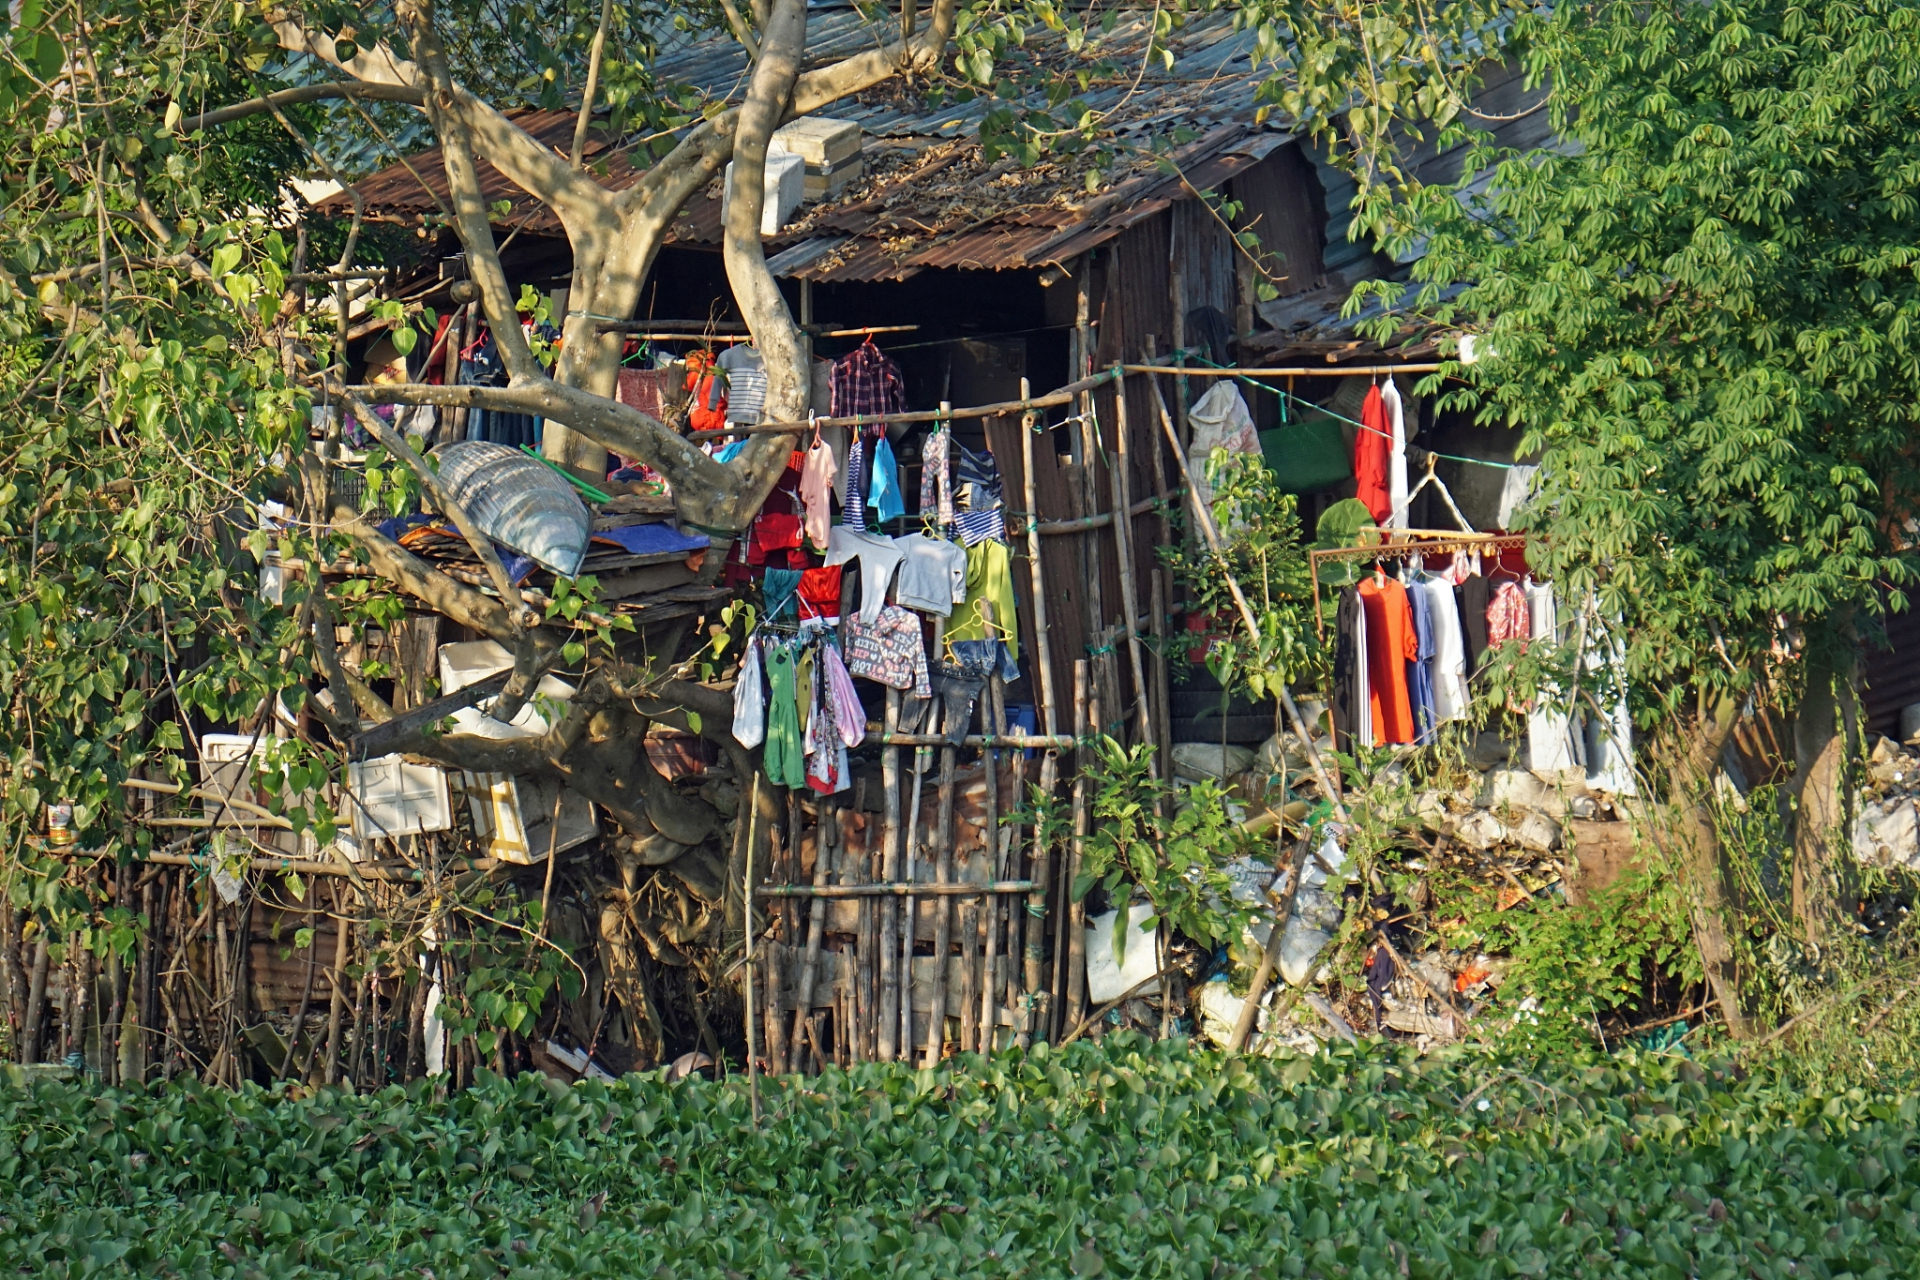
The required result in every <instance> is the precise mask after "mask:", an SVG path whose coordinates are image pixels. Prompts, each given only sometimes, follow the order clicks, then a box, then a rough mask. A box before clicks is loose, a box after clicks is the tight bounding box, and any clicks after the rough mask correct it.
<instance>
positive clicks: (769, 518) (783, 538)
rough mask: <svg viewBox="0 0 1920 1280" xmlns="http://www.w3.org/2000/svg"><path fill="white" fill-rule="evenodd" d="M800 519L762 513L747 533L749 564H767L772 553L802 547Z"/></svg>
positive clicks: (776, 512)
mask: <svg viewBox="0 0 1920 1280" xmlns="http://www.w3.org/2000/svg"><path fill="white" fill-rule="evenodd" d="M800 528H801V526H800V517H799V516H793V515H787V514H785V513H784V512H780V511H762V512H761V513H760V514H759V515H757V516H755V517H754V518H753V527H752V528H751V529H749V530H748V532H747V563H748V564H756V565H758V564H766V563H767V561H768V558H769V555H770V553H772V552H776V551H786V550H788V549H789V548H792V547H797V546H799V545H800Z"/></svg>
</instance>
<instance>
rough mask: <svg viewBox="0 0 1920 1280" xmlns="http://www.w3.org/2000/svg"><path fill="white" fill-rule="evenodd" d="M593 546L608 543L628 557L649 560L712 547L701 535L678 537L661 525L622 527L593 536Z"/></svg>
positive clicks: (705, 537)
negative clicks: (652, 556)
mask: <svg viewBox="0 0 1920 1280" xmlns="http://www.w3.org/2000/svg"><path fill="white" fill-rule="evenodd" d="M593 540H594V541H595V542H605V543H612V544H613V545H614V546H616V547H619V548H621V549H622V550H624V551H626V552H627V554H628V555H635V556H651V555H659V554H662V553H664V552H668V551H698V550H700V548H702V547H710V546H712V545H713V539H712V538H709V537H708V536H707V535H706V534H704V533H682V532H681V531H680V530H678V529H676V528H674V527H673V526H672V525H670V524H667V523H665V522H664V521H662V522H661V523H659V524H623V525H621V526H619V527H618V528H615V529H599V530H596V531H595V532H594V535H593Z"/></svg>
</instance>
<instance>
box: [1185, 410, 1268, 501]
mask: <svg viewBox="0 0 1920 1280" xmlns="http://www.w3.org/2000/svg"><path fill="white" fill-rule="evenodd" d="M1187 425H1188V426H1189V427H1190V428H1192V430H1193V438H1192V441H1191V442H1190V443H1189V444H1188V445H1187V466H1188V467H1189V468H1190V469H1191V470H1192V472H1193V487H1194V488H1195V489H1196V490H1197V491H1198V493H1199V498H1200V501H1202V502H1204V503H1206V504H1207V505H1208V506H1209V507H1211V506H1212V505H1213V485H1212V484H1211V483H1209V482H1208V480H1207V459H1209V458H1211V457H1212V456H1213V451H1214V450H1215V449H1225V450H1226V451H1227V452H1228V453H1259V452H1260V433H1259V432H1258V431H1257V430H1255V428H1254V425H1253V415H1252V414H1251V413H1249V412H1247V402H1246V401H1245V400H1243V399H1241V398H1240V389H1239V388H1238V387H1236V386H1234V385H1233V379H1231V378H1216V379H1214V383H1213V387H1212V388H1211V389H1210V390H1209V391H1208V392H1207V394H1205V395H1204V396H1201V397H1200V400H1199V403H1197V404H1195V405H1194V406H1193V408H1191V409H1189V410H1187Z"/></svg>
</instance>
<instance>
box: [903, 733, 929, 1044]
mask: <svg viewBox="0 0 1920 1280" xmlns="http://www.w3.org/2000/svg"><path fill="white" fill-rule="evenodd" d="M929 754H930V753H929V752H928V750H927V748H925V747H919V748H917V749H916V750H915V751H914V753H913V804H912V807H911V808H909V809H908V810H907V821H906V850H905V854H904V869H903V870H902V872H901V874H900V878H901V880H903V881H905V882H906V884H907V886H908V891H907V895H906V897H904V898H903V899H901V926H900V1061H902V1062H911V1061H913V948H914V944H915V943H916V942H918V941H919V935H920V904H919V902H918V901H917V899H916V898H915V896H914V892H913V890H914V888H915V887H916V886H915V885H914V881H915V879H916V863H917V862H918V860H919V857H918V855H919V852H920V792H921V784H922V781H923V780H924V779H925V777H926V771H927V764H928V756H929Z"/></svg>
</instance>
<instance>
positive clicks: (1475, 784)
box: [1173, 734, 1920, 1051]
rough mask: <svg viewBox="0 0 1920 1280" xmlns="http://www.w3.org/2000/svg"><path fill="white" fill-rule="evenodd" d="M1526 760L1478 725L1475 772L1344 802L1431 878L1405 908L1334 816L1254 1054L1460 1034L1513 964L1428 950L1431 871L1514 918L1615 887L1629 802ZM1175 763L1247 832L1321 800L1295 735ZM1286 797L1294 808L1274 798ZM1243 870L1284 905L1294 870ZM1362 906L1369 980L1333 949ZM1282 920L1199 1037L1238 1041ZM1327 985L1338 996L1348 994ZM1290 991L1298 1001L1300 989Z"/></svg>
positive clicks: (1909, 845)
mask: <svg viewBox="0 0 1920 1280" xmlns="http://www.w3.org/2000/svg"><path fill="white" fill-rule="evenodd" d="M1316 746H1317V747H1318V748H1319V749H1320V750H1321V752H1322V753H1323V755H1322V758H1323V759H1325V760H1329V761H1330V760H1331V759H1332V744H1331V743H1330V742H1327V741H1325V740H1322V741H1321V742H1319V743H1316ZM1520 756H1524V749H1520V750H1517V751H1516V750H1515V749H1513V748H1510V747H1509V746H1508V744H1506V743H1504V742H1502V741H1501V740H1500V739H1499V738H1498V737H1497V736H1496V735H1493V734H1481V735H1480V736H1479V738H1478V739H1477V740H1476V741H1475V742H1474V743H1473V744H1472V745H1471V747H1470V748H1469V750H1468V751H1467V752H1466V753H1465V760H1464V764H1465V766H1466V767H1465V769H1464V770H1461V771H1458V772H1456V773H1455V774H1454V775H1452V779H1451V780H1452V781H1453V782H1454V783H1456V784H1457V785H1452V786H1450V787H1447V788H1444V789H1441V788H1434V787H1431V786H1421V785H1418V784H1416V782H1415V781H1414V780H1413V779H1412V778H1411V777H1410V775H1409V774H1408V772H1407V770H1406V767H1405V764H1404V763H1403V762H1394V763H1392V764H1389V765H1387V766H1386V767H1385V768H1384V769H1382V770H1381V771H1380V773H1379V774H1378V775H1376V778H1375V781H1374V785H1373V786H1372V787H1371V788H1370V789H1369V790H1368V792H1367V793H1366V794H1365V795H1364V796H1361V795H1355V794H1349V795H1348V796H1347V797H1346V800H1347V803H1348V805H1349V806H1350V807H1353V806H1357V805H1362V804H1364V805H1370V806H1372V812H1371V813H1369V814H1367V815H1366V816H1367V817H1368V818H1370V819H1372V820H1375V821H1378V820H1381V819H1384V820H1385V821H1386V822H1387V824H1388V825H1390V826H1392V827H1394V828H1396V829H1397V831H1398V832H1399V835H1398V836H1397V838H1396V839H1395V842H1394V843H1396V844H1397V845H1399V847H1400V848H1401V851H1402V857H1401V860H1400V863H1399V865H1400V867H1401V868H1402V869H1404V870H1409V871H1413V872H1415V873H1424V875H1423V878H1421V879H1420V880H1419V881H1417V883H1416V887H1415V889H1414V890H1413V891H1412V892H1411V893H1410V894H1409V895H1407V896H1406V898H1405V899H1403V900H1400V901H1395V900H1394V899H1393V897H1392V895H1391V894H1387V893H1384V892H1382V887H1381V886H1379V885H1362V884H1359V883H1357V882H1356V880H1355V871H1354V868H1353V866H1352V865H1351V862H1350V859H1349V857H1348V853H1347V848H1346V844H1347V832H1346V830H1345V829H1344V828H1342V827H1341V826H1340V825H1339V824H1337V823H1332V822H1327V823H1325V824H1323V825H1322V826H1321V827H1320V828H1319V829H1318V830H1319V839H1318V843H1317V844H1316V845H1315V846H1314V847H1313V849H1312V850H1311V851H1310V852H1309V853H1308V854H1307V856H1306V858H1305V860H1304V863H1303V865H1302V869H1301V873H1300V876H1301V878H1300V889H1299V892H1298V894H1297V895H1296V896H1295V898H1294V901H1293V904H1292V909H1291V912H1290V913H1289V915H1288V917H1287V920H1286V923H1285V925H1284V931H1283V933H1282V936H1281V943H1280V947H1279V954H1278V963H1277V969H1278V973H1277V975H1276V978H1277V985H1276V986H1275V987H1274V988H1273V989H1271V990H1269V991H1268V992H1267V993H1266V995H1265V997H1264V999H1263V1000H1262V1011H1261V1014H1260V1016H1259V1018H1258V1019H1257V1020H1256V1023H1255V1027H1256V1031H1257V1033H1258V1034H1257V1036H1256V1038H1255V1040H1254V1041H1253V1045H1254V1047H1256V1048H1262V1049H1264V1050H1265V1051H1275V1050H1280V1051H1285V1050H1300V1051H1312V1050H1313V1049H1315V1048H1317V1047H1318V1046H1319V1045H1320V1044H1321V1043H1323V1042H1325V1041H1326V1040H1328V1039H1329V1038H1332V1037H1339V1038H1343V1039H1352V1038H1355V1037H1356V1036H1357V1035H1358V1034H1359V1033H1358V1032H1356V1030H1355V1027H1356V1025H1357V1024H1359V1025H1364V1027H1365V1029H1367V1030H1374V1029H1378V1030H1381V1031H1384V1032H1388V1033H1397V1034H1398V1035H1400V1036H1403V1037H1410V1038H1412V1039H1414V1040H1415V1041H1416V1042H1418V1043H1419V1044H1420V1046H1421V1047H1423V1048H1424V1047H1426V1046H1427V1045H1429V1044H1435V1043H1441V1042H1446V1041H1451V1040H1457V1039H1459V1038H1461V1037H1462V1036H1463V1035H1464V1034H1465V1030H1466V1025H1467V1023H1468V1022H1469V1021H1470V1020H1471V1019H1472V1018H1473V1016H1474V1014H1475V1012H1476V1011H1477V1010H1478V1008H1479V1007H1480V1006H1481V1005H1482V1004H1483V1003H1484V1002H1485V1001H1486V1000H1487V999H1488V998H1489V997H1490V996H1492V995H1493V994H1494V993H1495V992H1496V991H1497V990H1498V989H1499V987H1500V986H1501V984H1502V982H1503V980H1504V978H1505V976H1506V975H1505V971H1506V962H1505V961H1504V959H1503V958H1502V957H1500V956H1490V955H1486V954H1481V953H1478V952H1473V951H1460V950H1451V949H1440V948H1435V949H1430V950H1425V951H1421V950H1418V947H1419V946H1421V945H1423V944H1425V943H1427V942H1428V941H1429V940H1431V939H1433V938H1434V936H1435V935H1433V934H1432V933H1430V932H1428V931H1427V930H1426V929H1425V928H1410V927H1408V926H1410V925H1416V924H1419V923H1420V922H1422V921H1423V920H1425V919H1426V917H1427V916H1428V915H1429V914H1430V913H1431V912H1432V910H1433V908H1434V906H1435V904H1434V903H1433V902H1432V901H1431V900H1430V895H1429V893H1428V890H1427V887H1426V885H1427V880H1428V879H1430V878H1432V877H1433V876H1434V875H1435V874H1436V873H1440V872H1446V873H1448V874H1449V875H1450V877H1452V878H1454V879H1467V880H1470V881H1476V882H1478V883H1480V884H1482V885H1483V886H1484V887H1485V890H1486V892H1487V893H1488V894H1489V896H1490V898H1491V899H1492V901H1493V903H1494V905H1495V907H1496V909H1497V910H1500V911H1506V910H1510V909H1513V908H1515V907H1519V906H1521V905H1522V904H1524V903H1526V902H1528V901H1530V900H1533V899H1535V898H1536V897H1538V896H1540V895H1548V894H1551V895H1554V896H1555V897H1557V898H1559V899H1563V900H1565V901H1567V902H1569V903H1577V902H1578V901H1579V900H1580V895H1581V894H1582V893H1583V892H1584V893H1587V894H1591V893H1593V892H1595V891H1597V890H1598V889H1600V888H1603V887H1605V886H1606V885H1607V884H1610V883H1611V882H1612V881H1613V880H1614V879H1616V878H1618V876H1619V875H1620V874H1621V873H1622V872H1623V871H1625V870H1626V869H1627V867H1628V866H1629V865H1630V864H1631V863H1632V861H1633V858H1634V843H1633V837H1632V833H1631V828H1630V826H1629V824H1628V823H1627V822H1626V820H1625V819H1626V814H1625V812H1624V808H1623V803H1622V800H1621V798H1620V797H1617V796H1615V795H1613V794H1612V793H1609V792H1607V791H1604V790H1599V789H1596V788H1594V787H1592V786H1590V785H1589V783H1588V779H1587V777H1586V774H1585V772H1584V771H1583V770H1580V769H1568V770H1561V771H1536V770H1532V769H1528V768H1525V767H1523V766H1522V765H1521V764H1519V763H1517V760H1516V757H1520ZM1173 759H1174V770H1175V774H1176V776H1177V777H1179V778H1181V779H1184V780H1187V781H1189V782H1194V781H1198V780H1200V779H1201V778H1213V779H1216V780H1218V781H1219V782H1220V783H1221V784H1222V785H1223V786H1225V787H1226V788H1227V790H1228V792H1229V795H1230V796H1231V797H1232V800H1231V801H1230V804H1231V805H1233V806H1236V807H1237V810H1236V812H1235V813H1234V816H1235V818H1236V819H1237V820H1239V821H1242V822H1243V823H1246V825H1247V827H1248V829H1249V830H1272V828H1273V827H1274V826H1275V825H1276V822H1275V819H1276V818H1281V819H1284V820H1285V822H1286V824H1287V825H1288V826H1295V825H1296V824H1298V823H1299V822H1300V821H1301V820H1302V819H1304V818H1306V817H1307V815H1308V812H1309V809H1310V805H1309V801H1310V800H1315V799H1317V798H1318V796H1317V788H1316V787H1315V786H1314V783H1313V780H1312V774H1311V771H1310V768H1309V765H1308V762H1307V760H1306V756H1305V752H1304V750H1303V749H1302V748H1301V746H1300V744H1299V742H1298V740H1297V739H1295V738H1293V737H1292V736H1291V735H1276V736H1275V737H1273V738H1270V739H1268V740H1267V742H1265V743H1264V744H1262V745H1261V746H1260V747H1259V748H1258V749H1257V750H1251V749H1247V748H1242V747H1232V746H1227V747H1222V746H1221V745H1220V744H1217V743H1183V744H1178V745H1176V746H1175V748H1174V752H1173ZM1901 760H1902V761H1903V763H1902V764H1900V765H1897V766H1895V765H1890V766H1888V768H1886V769H1885V770H1883V773H1884V775H1885V776H1886V778H1887V780H1888V781H1889V782H1892V779H1893V775H1894V774H1895V773H1898V774H1899V775H1900V778H1901V780H1902V781H1904V782H1907V783H1910V784H1911V786H1912V794H1907V793H1904V792H1903V793H1902V796H1901V801H1900V803H1901V804H1903V805H1904V814H1905V817H1904V822H1905V826H1904V833H1905V837H1904V838H1905V841H1906V843H1905V846H1904V847H1905V848H1906V849H1907V850H1908V851H1909V855H1910V856H1913V857H1915V858H1916V859H1917V860H1920V848H1916V847H1915V842H1916V835H1917V834H1920V832H1917V827H1920V824H1917V823H1916V820H1915V818H1916V809H1915V804H1914V801H1915V799H1916V798H1920V759H1914V758H1912V757H1901ZM1283 780H1284V783H1285V786H1286V790H1285V791H1282V790H1281V783H1282V781H1283ZM1282 798H1284V799H1285V800H1286V803H1285V804H1284V805H1283V806H1278V807H1276V806H1277V805H1278V802H1279V801H1280V800H1281V799H1282ZM1247 814H1255V815H1262V814H1264V815H1267V816H1266V820H1265V822H1264V824H1263V823H1262V819H1261V817H1258V816H1256V817H1254V818H1252V819H1251V821H1249V820H1248V818H1247V816H1246V815H1247ZM1864 820H1865V819H1864V818H1863V822H1864ZM1235 870H1236V881H1237V883H1236V889H1235V893H1236V896H1237V897H1239V898H1240V899H1241V900H1242V901H1243V902H1248V903H1264V904H1266V905H1267V906H1268V907H1269V908H1271V909H1277V908H1278V907H1279V906H1281V905H1282V903H1281V902H1280V901H1279V900H1277V899H1276V897H1275V896H1273V895H1274V894H1276V893H1277V894H1281V895H1284V886H1285V883H1286V881H1287V872H1286V871H1285V870H1281V871H1278V872H1276V869H1275V868H1274V866H1273V865H1271V864H1270V863H1269V862H1267V861H1263V860H1260V859H1253V858H1249V859H1243V860H1242V862H1241V864H1239V865H1238V866H1237V867H1236V869H1235ZM1363 900H1364V901H1363ZM1350 909H1358V910H1361V911H1364V912H1369V913H1370V914H1371V916H1372V918H1373V919H1372V923H1373V925H1374V929H1373V930H1372V931H1371V932H1370V933H1369V934H1366V935H1363V938H1364V944H1365V946H1364V954H1365V962H1364V967H1363V970H1362V972H1363V974H1364V978H1365V985H1364V988H1362V987H1361V986H1360V984H1359V983H1357V982H1355V981H1354V980H1353V979H1354V977H1355V975H1350V974H1349V975H1344V977H1345V979H1346V980H1345V981H1342V980H1341V978H1342V976H1343V975H1336V974H1335V973H1334V972H1333V971H1332V969H1331V968H1330V965H1331V964H1332V962H1333V960H1334V957H1332V956H1330V955H1328V954H1327V948H1328V947H1329V945H1330V944H1331V943H1332V942H1333V940H1334V938H1335V937H1336V936H1337V935H1338V934H1339V932H1340V929H1341V925H1342V922H1343V921H1344V920H1345V919H1346V917H1347V914H1348V912H1349V910H1350ZM1270 929H1271V924H1270V923H1268V922H1267V921H1259V922H1257V923H1256V924H1254V925H1253V926H1252V927H1251V928H1250V929H1249V930H1248V931H1247V934H1246V936H1245V938H1244V939H1243V942H1242V945H1241V946H1239V947H1236V948H1233V949H1232V950H1233V956H1232V961H1233V963H1232V964H1231V965H1217V966H1215V971H1214V972H1213V973H1212V975H1211V976H1210V978H1209V980H1207V981H1205V982H1203V983H1202V984H1200V986H1199V987H1198V988H1197V989H1196V990H1195V991H1194V993H1193V996H1192V1000H1191V1004H1192V1006H1193V1010H1194V1014H1195V1017H1196V1031H1197V1032H1198V1034H1200V1035H1202V1036H1204V1037H1205V1038H1207V1039H1209V1040H1211V1041H1213V1042H1214V1043H1216V1044H1225V1043H1226V1042H1227V1040H1228V1038H1229V1036H1230V1034H1231V1031H1232V1028H1233V1026H1234V1024H1235V1021H1236V1020H1237V1019H1238V1017H1239V1016H1240V1014H1241V1010H1242V1006H1243V999H1242V997H1241V996H1239V995H1236V994H1234V988H1235V987H1236V986H1238V987H1240V988H1241V989H1243V990H1244V988H1245V985H1246V978H1247V976H1248V974H1249V973H1250V971H1251V970H1252V968H1253V967H1254V965H1255V964H1256V963H1257V962H1258V960H1259V956H1260V954H1261V951H1262V950H1263V949H1264V948H1265V947H1266V945H1267V941H1268V938H1269V936H1270ZM1319 988H1328V989H1329V990H1332V991H1334V992H1336V993H1338V996H1339V998H1338V1001H1337V1002H1336V1001H1334V1000H1329V999H1328V998H1327V995H1326V994H1325V993H1323V992H1322V991H1321V990H1319ZM1290 989H1291V990H1292V991H1295V992H1297V995H1290V994H1288V992H1289V990H1290ZM1281 1010H1284V1012H1280V1011H1281Z"/></svg>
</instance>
